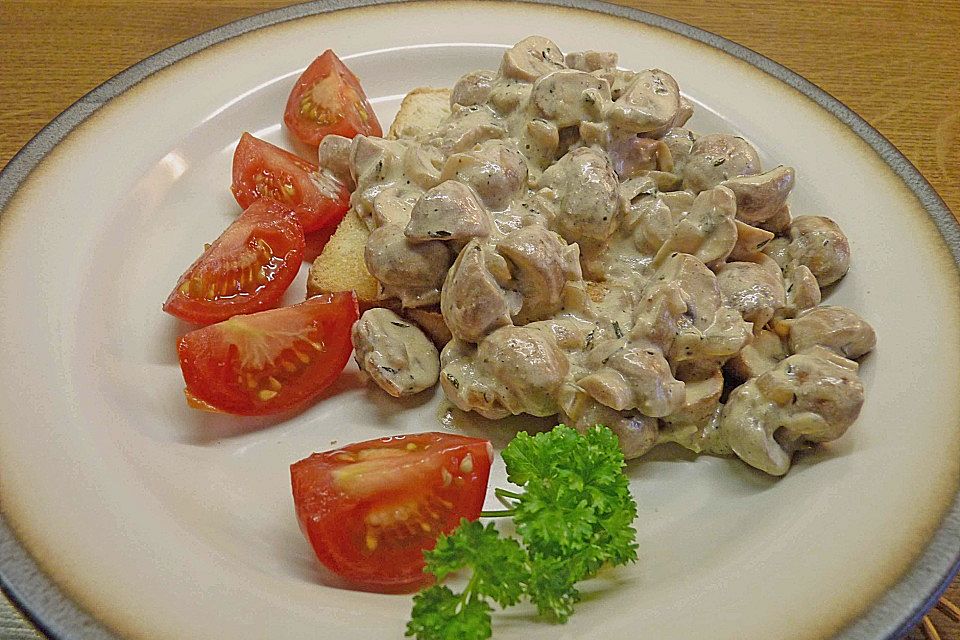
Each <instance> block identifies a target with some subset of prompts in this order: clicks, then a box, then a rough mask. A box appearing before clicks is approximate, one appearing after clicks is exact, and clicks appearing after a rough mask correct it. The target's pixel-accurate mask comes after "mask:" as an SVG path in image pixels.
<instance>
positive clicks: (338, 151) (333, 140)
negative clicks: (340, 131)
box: [317, 135, 354, 191]
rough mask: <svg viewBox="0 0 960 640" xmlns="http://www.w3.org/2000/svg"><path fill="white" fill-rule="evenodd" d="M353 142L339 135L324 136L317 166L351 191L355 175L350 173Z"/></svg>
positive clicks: (318, 149) (319, 149)
mask: <svg viewBox="0 0 960 640" xmlns="http://www.w3.org/2000/svg"><path fill="white" fill-rule="evenodd" d="M352 149H353V141H352V140H351V139H350V138H344V137H343V136H338V135H327V136H324V137H323V139H322V140H321V141H320V146H318V147H317V164H319V165H320V167H321V168H322V169H326V170H327V171H329V172H330V173H332V174H333V175H334V177H335V178H336V179H337V180H339V181H340V182H342V183H344V184H345V185H347V188H348V189H350V190H351V191H352V190H353V187H354V182H353V174H352V173H351V172H350V152H351V150H352Z"/></svg>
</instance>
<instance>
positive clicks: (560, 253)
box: [497, 225, 583, 325]
mask: <svg viewBox="0 0 960 640" xmlns="http://www.w3.org/2000/svg"><path fill="white" fill-rule="evenodd" d="M497 252H498V253H500V255H502V256H503V257H504V258H506V259H507V261H508V262H509V263H510V267H511V269H510V272H511V274H512V275H513V280H514V282H515V283H516V289H517V290H518V291H519V292H520V294H521V295H522V296H523V306H522V307H521V308H520V311H519V312H518V313H517V315H516V316H515V317H514V322H515V323H516V324H518V325H522V324H527V323H528V322H533V321H535V320H542V319H544V318H548V317H550V316H553V315H554V314H555V313H556V312H557V311H559V310H560V307H561V306H562V303H563V297H562V294H563V288H564V287H565V286H566V284H567V282H569V281H571V280H572V281H578V280H582V278H583V276H582V274H581V272H580V250H579V248H578V247H577V245H568V244H567V243H566V242H564V240H563V238H561V237H560V236H559V235H558V234H556V233H554V232H553V231H549V230H548V229H545V228H544V227H541V226H539V225H531V226H528V227H523V228H521V229H518V230H516V231H512V232H510V233H509V234H507V235H506V236H505V237H504V238H503V239H501V240H500V241H499V242H498V243H497Z"/></svg>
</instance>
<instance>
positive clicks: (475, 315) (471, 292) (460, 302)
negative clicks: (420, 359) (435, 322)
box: [423, 240, 520, 342]
mask: <svg viewBox="0 0 960 640" xmlns="http://www.w3.org/2000/svg"><path fill="white" fill-rule="evenodd" d="M438 245H442V243H435V242H428V243H425V244H424V245H423V246H438ZM487 251H488V250H487V249H485V248H484V247H483V245H481V244H480V243H479V242H478V241H477V240H471V241H470V242H469V243H468V244H467V246H465V247H464V248H463V250H462V251H460V255H459V256H457V259H456V261H455V262H454V263H453V266H452V267H451V268H450V271H449V273H446V280H444V283H443V291H442V292H441V294H440V312H441V313H442V314H443V319H444V321H445V322H446V323H447V326H448V327H449V328H450V333H452V334H453V336H454V337H455V338H459V339H460V340H463V341H465V342H479V341H480V340H482V339H483V338H484V337H485V336H486V335H487V334H489V333H490V332H492V331H494V330H495V329H497V328H499V327H502V326H504V325H510V324H513V320H512V319H511V316H513V315H514V314H515V313H516V312H517V311H518V310H519V307H520V305H519V300H516V299H513V300H511V299H509V298H508V294H507V292H505V291H504V290H503V289H502V288H501V287H500V284H499V283H498V282H497V280H496V278H494V276H493V274H492V273H491V272H490V270H489V269H488V267H487V262H488V260H489V259H493V258H494V256H488V255H487ZM440 275H441V277H442V276H443V274H442V273H441V274H440ZM513 296H514V297H515V298H519V296H518V295H517V294H513Z"/></svg>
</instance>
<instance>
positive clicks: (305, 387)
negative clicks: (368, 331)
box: [177, 291, 360, 415]
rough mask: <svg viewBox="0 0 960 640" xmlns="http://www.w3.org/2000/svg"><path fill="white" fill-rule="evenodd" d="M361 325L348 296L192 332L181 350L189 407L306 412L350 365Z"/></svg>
mask: <svg viewBox="0 0 960 640" xmlns="http://www.w3.org/2000/svg"><path fill="white" fill-rule="evenodd" d="M359 317H360V311H359V307H358V305H357V298H356V295H354V293H353V292H352V291H345V292H339V293H334V294H323V295H319V296H314V297H313V298H310V299H308V300H306V301H305V302H301V303H300V304H297V305H293V306H291V307H283V308H280V309H271V310H269V311H261V312H259V313H253V314H250V315H239V316H234V317H232V318H230V319H229V320H226V321H224V322H220V323H218V324H214V325H210V326H208V327H203V328H201V329H196V330H195V331H191V332H190V333H188V334H186V335H185V336H183V337H182V338H180V341H179V342H178V344H177V353H178V355H179V357H180V369H181V371H182V372H183V379H184V381H185V382H186V385H187V387H186V396H187V403H188V405H190V406H191V407H194V408H200V409H203V410H206V411H221V412H224V413H232V414H236V415H268V414H274V413H279V412H281V411H286V410H288V409H296V408H303V406H304V405H305V404H306V403H307V402H308V401H310V400H312V399H314V398H316V397H317V396H318V395H320V393H322V392H323V391H324V389H326V388H327V387H329V386H330V385H331V384H332V383H333V382H334V381H335V380H336V379H337V377H338V376H339V375H340V372H341V371H343V368H344V367H345V366H346V365H347V361H348V360H349V359H350V354H351V353H352V351H353V345H352V344H351V342H350V330H351V328H352V327H353V324H354V322H356V321H357V318H359Z"/></svg>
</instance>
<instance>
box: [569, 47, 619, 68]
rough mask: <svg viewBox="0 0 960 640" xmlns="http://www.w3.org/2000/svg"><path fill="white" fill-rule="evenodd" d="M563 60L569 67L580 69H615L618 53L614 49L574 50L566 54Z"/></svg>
mask: <svg viewBox="0 0 960 640" xmlns="http://www.w3.org/2000/svg"><path fill="white" fill-rule="evenodd" d="M563 61H564V62H565V63H566V65H567V66H568V67H570V68H571V69H576V70H578V71H599V70H601V69H615V68H616V67H617V54H616V53H615V52H613V51H573V52H571V53H568V54H567V55H566V56H564V58H563Z"/></svg>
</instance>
